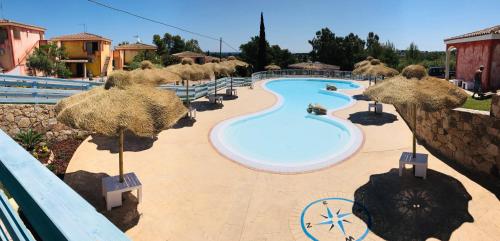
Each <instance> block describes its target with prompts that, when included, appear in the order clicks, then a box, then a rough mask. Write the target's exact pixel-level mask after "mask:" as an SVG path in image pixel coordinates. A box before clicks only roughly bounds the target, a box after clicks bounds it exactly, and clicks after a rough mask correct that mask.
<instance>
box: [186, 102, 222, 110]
mask: <svg viewBox="0 0 500 241" xmlns="http://www.w3.org/2000/svg"><path fill="white" fill-rule="evenodd" d="M191 106H192V107H193V108H195V109H196V111H197V112H203V111H210V110H218V109H222V107H224V104H222V105H221V104H214V103H210V102H209V101H208V100H198V101H193V102H191Z"/></svg>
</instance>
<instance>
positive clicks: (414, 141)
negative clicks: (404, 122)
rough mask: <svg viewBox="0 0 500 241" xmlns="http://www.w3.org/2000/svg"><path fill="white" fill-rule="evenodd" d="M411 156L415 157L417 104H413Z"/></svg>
mask: <svg viewBox="0 0 500 241" xmlns="http://www.w3.org/2000/svg"><path fill="white" fill-rule="evenodd" d="M413 158H417V104H413Z"/></svg>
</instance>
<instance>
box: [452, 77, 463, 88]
mask: <svg viewBox="0 0 500 241" xmlns="http://www.w3.org/2000/svg"><path fill="white" fill-rule="evenodd" d="M452 81H453V84H454V85H456V86H458V87H462V80H459V79H454V80H452Z"/></svg>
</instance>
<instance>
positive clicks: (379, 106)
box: [368, 103, 384, 113]
mask: <svg viewBox="0 0 500 241" xmlns="http://www.w3.org/2000/svg"><path fill="white" fill-rule="evenodd" d="M372 109H373V111H374V112H375V113H382V112H383V111H384V109H383V106H382V104H381V103H368V112H370V111H371V110H372Z"/></svg>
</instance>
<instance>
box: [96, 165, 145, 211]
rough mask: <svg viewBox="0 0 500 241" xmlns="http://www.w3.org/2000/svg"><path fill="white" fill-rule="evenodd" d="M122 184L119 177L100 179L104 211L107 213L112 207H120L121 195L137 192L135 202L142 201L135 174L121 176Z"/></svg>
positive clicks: (140, 188)
mask: <svg viewBox="0 0 500 241" xmlns="http://www.w3.org/2000/svg"><path fill="white" fill-rule="evenodd" d="M123 179H124V181H123V182H120V176H112V177H105V178H103V179H102V196H103V197H104V198H105V199H106V209H107V210H108V211H109V210H111V208H113V207H119V206H121V205H122V193H124V192H128V191H132V190H137V200H138V201H139V202H141V199H142V184H141V182H140V181H139V179H137V176H136V175H135V173H133V172H131V173H127V174H125V175H123Z"/></svg>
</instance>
